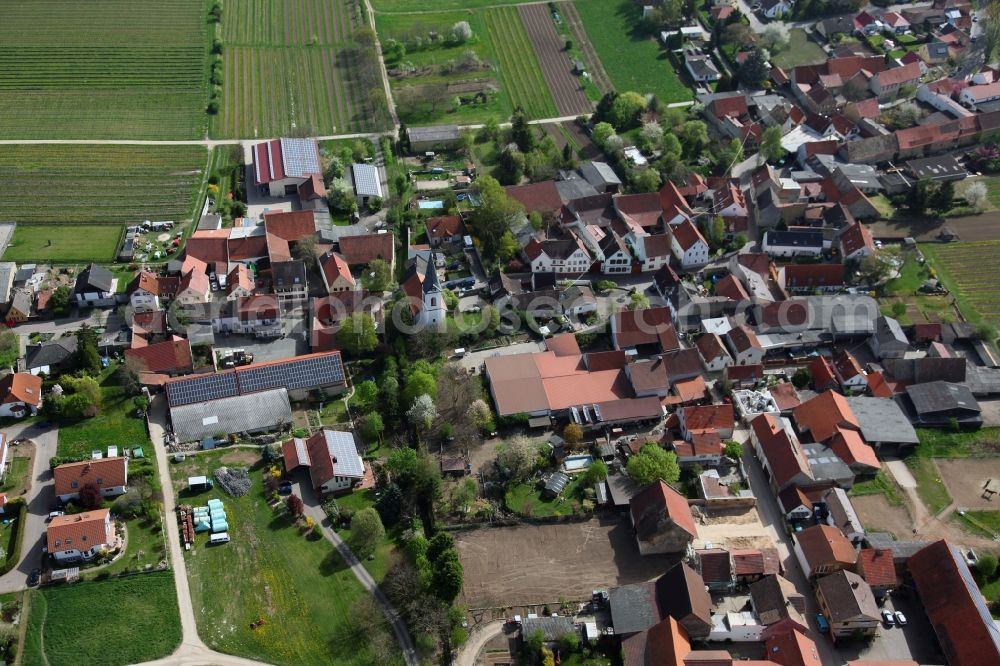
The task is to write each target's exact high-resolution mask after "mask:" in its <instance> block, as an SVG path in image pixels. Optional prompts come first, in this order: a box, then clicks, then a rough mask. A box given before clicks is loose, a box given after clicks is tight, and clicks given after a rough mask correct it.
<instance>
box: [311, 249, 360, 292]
mask: <svg viewBox="0 0 1000 666" xmlns="http://www.w3.org/2000/svg"><path fill="white" fill-rule="evenodd" d="M319 268H320V273H322V274H323V284H325V285H326V291H327V293H329V294H335V293H337V292H340V291H351V290H353V289H356V288H357V282H355V280H354V276H353V275H352V274H351V268H350V266H348V265H347V262H346V261H345V260H344V258H343V257H342V256H340V255H339V254H337V253H336V252H327V253H326V254H324V255H323V256H322V257H320V259H319Z"/></svg>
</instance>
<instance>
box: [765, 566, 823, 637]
mask: <svg viewBox="0 0 1000 666" xmlns="http://www.w3.org/2000/svg"><path fill="white" fill-rule="evenodd" d="M750 607H751V608H753V611H754V613H755V614H756V615H757V617H758V618H759V619H760V621H761V623H762V624H764V625H767V626H771V625H777V624H779V623H791V624H792V625H793V626H797V627H799V628H800V629H801V630H803V631H808V628H809V625H808V623H807V622H806V620H805V617H804V616H805V612H806V598H805V597H804V596H803V595H802V594H801V593H800V592H799V591H798V590H797V589H796V588H795V585H794V584H793V583H792V582H791V581H789V580H788V579H787V578H784V577H783V576H780V575H777V574H771V575H767V576H764V577H763V578H761V579H760V580H758V581H756V582H753V583H751V584H750Z"/></svg>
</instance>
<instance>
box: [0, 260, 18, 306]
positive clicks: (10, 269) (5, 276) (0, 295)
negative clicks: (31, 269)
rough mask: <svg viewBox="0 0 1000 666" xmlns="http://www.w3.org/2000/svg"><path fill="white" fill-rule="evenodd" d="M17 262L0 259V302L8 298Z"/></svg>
mask: <svg viewBox="0 0 1000 666" xmlns="http://www.w3.org/2000/svg"><path fill="white" fill-rule="evenodd" d="M15 273H17V264H15V263H14V262H12V261H0V303H6V302H7V301H8V300H9V299H10V287H11V285H12V284H13V283H14V274H15Z"/></svg>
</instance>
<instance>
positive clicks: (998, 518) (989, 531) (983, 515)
mask: <svg viewBox="0 0 1000 666" xmlns="http://www.w3.org/2000/svg"><path fill="white" fill-rule="evenodd" d="M954 515H955V519H956V520H958V522H959V523H960V524H961V525H962V526H963V527H965V528H966V529H968V530H969V531H970V532H972V533H974V534H978V535H979V536H982V537H985V538H987V539H995V538H997V536H1000V511H966V512H965V513H964V514H959V513H958V512H957V511H956V512H955V514H954ZM990 598H994V597H990Z"/></svg>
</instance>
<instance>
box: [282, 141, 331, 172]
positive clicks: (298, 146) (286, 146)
mask: <svg viewBox="0 0 1000 666" xmlns="http://www.w3.org/2000/svg"><path fill="white" fill-rule="evenodd" d="M281 159H282V161H283V162H284V165H285V175H286V176H291V177H293V178H304V177H306V176H307V175H309V174H311V173H323V169H322V167H321V166H320V164H319V149H318V148H317V147H316V140H315V139H281Z"/></svg>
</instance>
